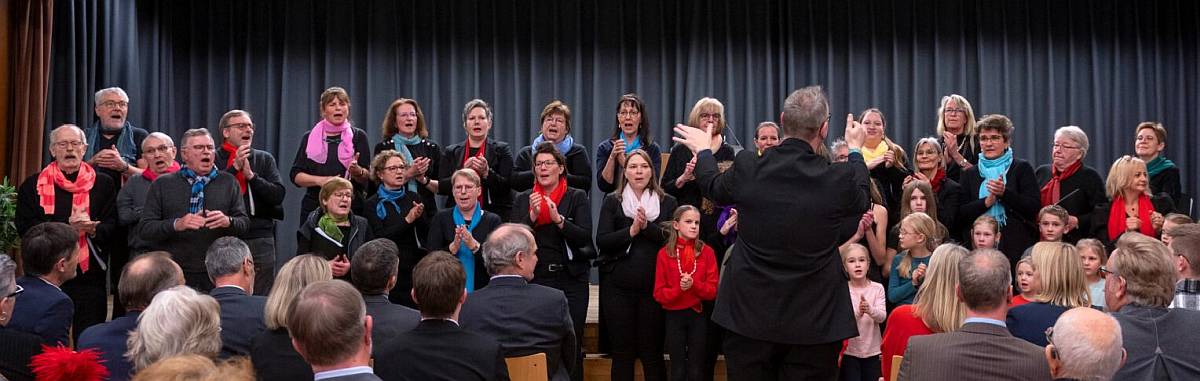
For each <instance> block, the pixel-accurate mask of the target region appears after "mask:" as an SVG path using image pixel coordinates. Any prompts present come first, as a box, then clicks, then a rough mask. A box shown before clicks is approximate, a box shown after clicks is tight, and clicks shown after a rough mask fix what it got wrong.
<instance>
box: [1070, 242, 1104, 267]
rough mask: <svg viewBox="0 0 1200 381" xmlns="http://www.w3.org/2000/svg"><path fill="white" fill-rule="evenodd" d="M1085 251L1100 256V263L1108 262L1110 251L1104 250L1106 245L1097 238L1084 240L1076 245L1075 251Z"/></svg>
mask: <svg viewBox="0 0 1200 381" xmlns="http://www.w3.org/2000/svg"><path fill="white" fill-rule="evenodd" d="M1083 249H1091V250H1092V251H1094V252H1095V253H1096V254H1097V255H1099V256H1100V263H1105V262H1108V250H1106V249H1105V248H1104V244H1103V243H1101V242H1100V240H1098V239H1095V238H1084V239H1081V240H1079V242H1076V243H1075V251H1077V252H1082V251H1083Z"/></svg>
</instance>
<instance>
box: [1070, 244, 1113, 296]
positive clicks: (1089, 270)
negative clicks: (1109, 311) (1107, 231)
mask: <svg viewBox="0 0 1200 381" xmlns="http://www.w3.org/2000/svg"><path fill="white" fill-rule="evenodd" d="M1075 249H1076V250H1078V251H1079V259H1080V260H1082V262H1083V275H1084V277H1085V279H1084V280H1085V281H1087V287H1088V294H1089V295H1091V297H1092V305H1093V306H1099V307H1100V308H1101V309H1104V308H1106V307H1107V306H1105V304H1104V277H1103V276H1101V274H1100V266H1103V265H1104V263H1106V262H1108V253H1107V252H1105V251H1104V244H1103V243H1100V240H1097V239H1094V238H1085V239H1081V240H1079V242H1078V243H1076V244H1075Z"/></svg>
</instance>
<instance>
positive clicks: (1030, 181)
mask: <svg viewBox="0 0 1200 381" xmlns="http://www.w3.org/2000/svg"><path fill="white" fill-rule="evenodd" d="M1012 132H1013V124H1012V121H1011V120H1009V119H1008V117H1006V116H1004V115H987V116H984V117H983V119H982V120H980V121H979V125H978V132H977V135H978V136H979V147H980V151H981V152H980V153H979V160H978V161H977V162H976V165H975V166H974V167H972V168H970V169H967V170H966V171H964V172H963V175H962V193H961V194H959V200H961V202H962V204H961V206H959V208H958V217H957V219H958V221H975V219H976V218H978V217H979V216H980V215H983V214H985V213H986V214H989V215H991V216H992V217H994V218H995V219H996V222H997V223H999V225H1000V233H1001V236H1002V239H1001V240H1000V245H999V247H998V249H1000V251H1002V252H1004V255H1006V256H1008V259H1009V262H1011V263H1009V264H1010V265H1012V268H1014V269H1015V268H1017V266H1016V264H1017V260H1018V259H1020V258H1021V254H1022V253H1024V252H1025V249H1026V248H1028V247H1029V246H1032V245H1033V244H1034V243H1036V242H1037V240H1038V229H1037V214H1038V210H1040V209H1041V202H1040V200H1039V197H1038V188H1039V187H1038V184H1037V178H1035V177H1034V176H1033V166H1031V165H1029V162H1027V161H1025V160H1021V159H1017V158H1015V157H1013V152H1012V148H1011V147H1010V144H1011V142H1012ZM960 228H963V229H966V230H964V231H963V232H962V233H963V234H962V237H963V238H964V241H963V242H966V241H965V239H966V238H970V237H971V235H970V234H971V233H970V229H969V227H966V226H960Z"/></svg>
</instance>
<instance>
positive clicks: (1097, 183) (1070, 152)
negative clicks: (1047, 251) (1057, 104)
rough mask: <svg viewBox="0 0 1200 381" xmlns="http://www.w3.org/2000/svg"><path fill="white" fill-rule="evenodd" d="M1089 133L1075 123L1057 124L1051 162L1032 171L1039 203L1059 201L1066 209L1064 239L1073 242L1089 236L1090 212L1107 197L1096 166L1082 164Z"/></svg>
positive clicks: (1086, 149) (1053, 203)
mask: <svg viewBox="0 0 1200 381" xmlns="http://www.w3.org/2000/svg"><path fill="white" fill-rule="evenodd" d="M1087 151H1088V137H1087V134H1085V133H1084V132H1083V130H1082V129H1080V128H1079V127H1075V126H1065V127H1060V128H1059V129H1058V130H1057V131H1055V132H1054V147H1053V148H1052V149H1051V151H1050V164H1046V165H1042V166H1040V167H1038V169H1037V170H1036V171H1034V176H1035V177H1037V182H1038V185H1039V186H1040V187H1041V188H1040V189H1041V201H1042V202H1041V205H1042V206H1043V207H1045V206H1050V205H1058V206H1061V207H1063V209H1066V210H1067V215H1068V218H1067V221H1064V222H1066V223H1067V228H1068V230H1067V232H1066V234H1064V235H1063V238H1062V239H1063V241H1066V242H1067V243H1071V244H1074V243H1075V242H1076V241H1078V240H1079V239H1081V238H1088V236H1089V234H1090V233H1091V231H1092V212H1093V211H1095V210H1096V206H1097V205H1100V204H1103V203H1105V202H1106V201H1108V199H1107V196H1105V195H1104V179H1103V178H1101V177H1100V173H1099V172H1096V170H1095V169H1092V167H1089V166H1087V165H1084V164H1083V158H1084V157H1087Z"/></svg>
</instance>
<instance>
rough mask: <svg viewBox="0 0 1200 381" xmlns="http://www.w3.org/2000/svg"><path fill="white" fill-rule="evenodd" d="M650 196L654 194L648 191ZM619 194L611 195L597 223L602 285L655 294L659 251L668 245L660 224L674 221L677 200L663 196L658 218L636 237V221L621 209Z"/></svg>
mask: <svg viewBox="0 0 1200 381" xmlns="http://www.w3.org/2000/svg"><path fill="white" fill-rule="evenodd" d="M646 191H647V192H650V191H651V190H649V189H647V190H646ZM618 197H619V194H617V193H610V194H608V195H607V196H605V197H604V204H603V205H601V206H600V220H599V221H598V222H596V247H597V248H598V249H599V251H600V259H599V260H598V261H597V262H598V264H599V266H600V282H601V283H605V284H606V285H611V286H613V287H616V288H620V289H622V290H630V291H636V292H644V293H645V294H646V295H650V294H651V293H653V292H654V271H655V265H656V262H655V261H656V258H657V257H658V250H659V249H661V248H662V247H663V246H664V245H665V244H666V239H667V232H666V231H664V230H663V228H662V226H660V224H662V223H664V222H668V221H671V214H672V213H673V212H674V211H675V207H676V202H675V197H672V196H671V195H669V194H663V195H662V197H661V198H659V202H658V205H659V207H658V210H659V213H658V218H656V219H654V220H653V221H650V222H649V223H647V224H646V227H645V228H644V229H642V231H641V232H639V233H638V235H637V236H633V237H630V236H629V227H630V226H632V225H633V219H632V218H629V217H627V216H625V212H624V210H622V209H621V200H619V199H618Z"/></svg>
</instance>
